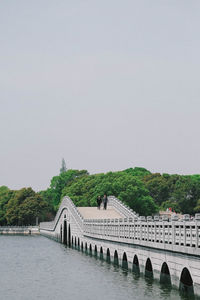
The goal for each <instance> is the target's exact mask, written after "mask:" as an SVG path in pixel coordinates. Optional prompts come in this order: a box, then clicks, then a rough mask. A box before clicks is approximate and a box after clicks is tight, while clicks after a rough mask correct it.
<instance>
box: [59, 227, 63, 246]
mask: <svg viewBox="0 0 200 300" xmlns="http://www.w3.org/2000/svg"><path fill="white" fill-rule="evenodd" d="M60 242H61V243H62V242H63V238H62V224H61V225H60Z"/></svg>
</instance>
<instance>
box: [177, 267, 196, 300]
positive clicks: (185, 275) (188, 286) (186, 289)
mask: <svg viewBox="0 0 200 300" xmlns="http://www.w3.org/2000/svg"><path fill="white" fill-rule="evenodd" d="M179 290H180V292H181V293H182V294H184V295H187V296H188V295H190V296H193V295H194V287H193V280H192V277H191V274H190V271H189V270H188V269H187V268H183V270H182V272H181V278H180V284H179Z"/></svg>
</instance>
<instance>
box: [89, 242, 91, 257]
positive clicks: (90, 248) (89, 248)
mask: <svg viewBox="0 0 200 300" xmlns="http://www.w3.org/2000/svg"><path fill="white" fill-rule="evenodd" d="M89 249H90V255H92V245H91V244H90V248H89Z"/></svg>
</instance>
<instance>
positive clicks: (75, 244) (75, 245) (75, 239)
mask: <svg viewBox="0 0 200 300" xmlns="http://www.w3.org/2000/svg"><path fill="white" fill-rule="evenodd" d="M76 244H77V243H76V236H75V239H74V245H75V247H76Z"/></svg>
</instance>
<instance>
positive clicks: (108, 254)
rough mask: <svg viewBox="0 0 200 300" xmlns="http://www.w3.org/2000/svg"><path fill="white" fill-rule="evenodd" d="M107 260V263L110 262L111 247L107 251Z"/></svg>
mask: <svg viewBox="0 0 200 300" xmlns="http://www.w3.org/2000/svg"><path fill="white" fill-rule="evenodd" d="M106 261H107V263H109V264H110V250H109V248H108V249H107V252H106Z"/></svg>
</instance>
